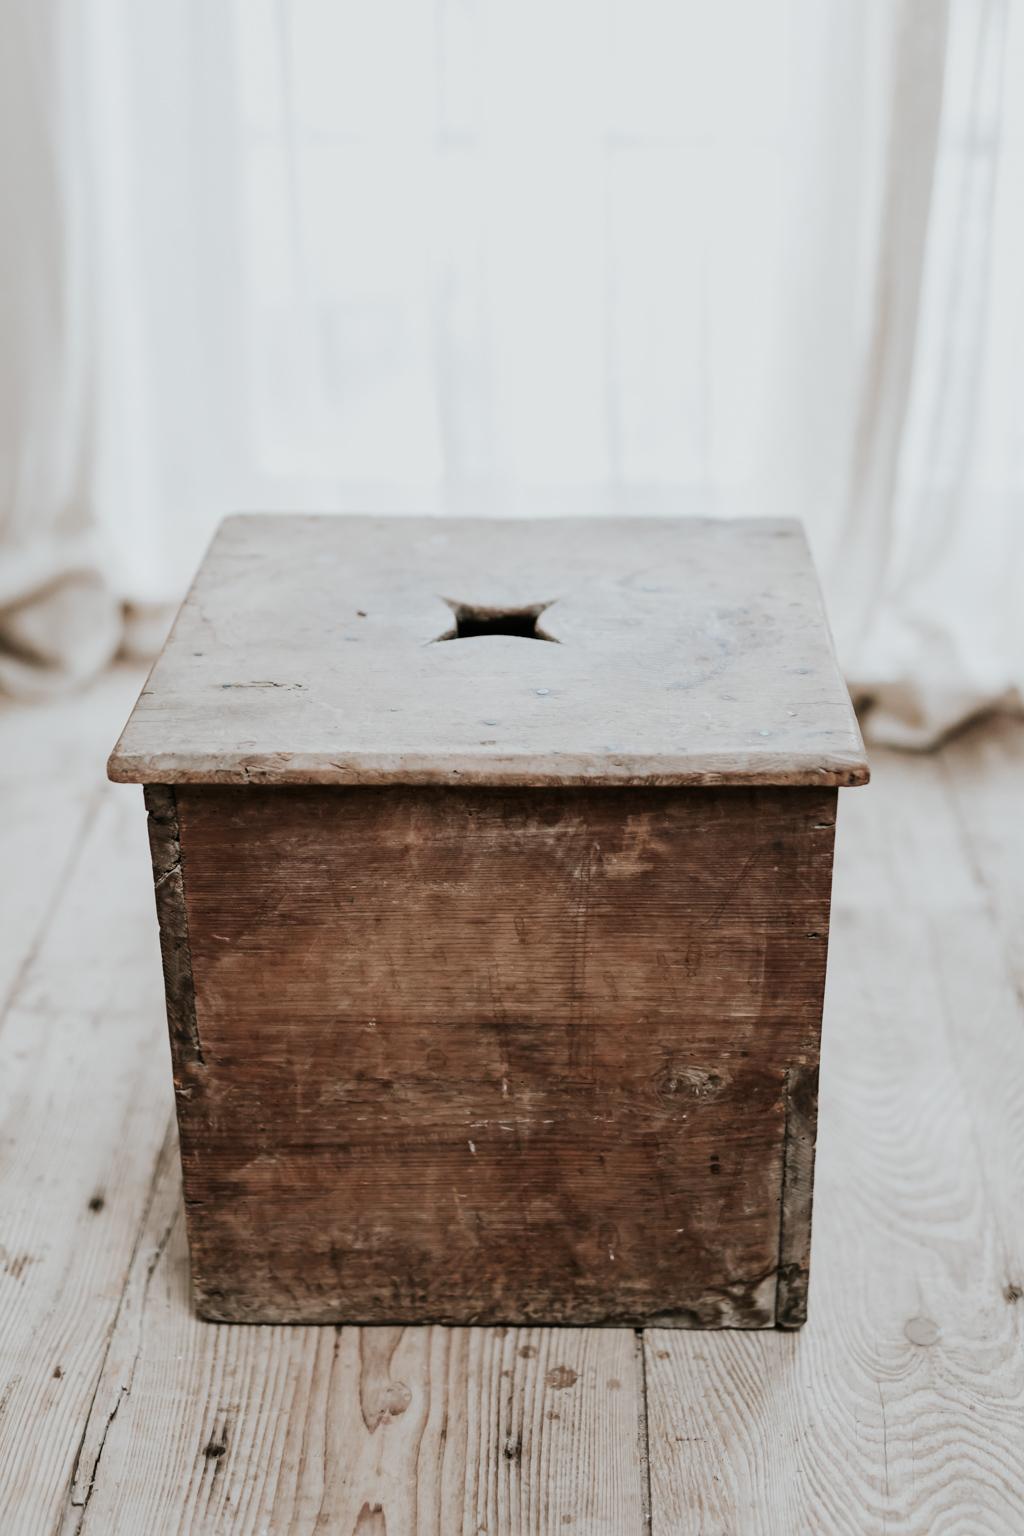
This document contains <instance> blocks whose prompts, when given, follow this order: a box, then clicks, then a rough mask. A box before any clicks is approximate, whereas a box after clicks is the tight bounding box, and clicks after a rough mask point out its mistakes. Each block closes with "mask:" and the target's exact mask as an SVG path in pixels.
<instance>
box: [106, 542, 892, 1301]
mask: <svg viewBox="0 0 1024 1536" xmlns="http://www.w3.org/2000/svg"><path fill="white" fill-rule="evenodd" d="M110 774H111V777H112V778H114V779H116V780H119V781H122V782H130V783H141V784H144V785H145V786H146V803H147V806H148V808H149V816H150V837H151V845H152V851H153V869H154V876H155V880H156V896H157V908H158V912H159V916H160V929H161V940H162V948H163V960H164V975H165V982H166V990H167V1011H168V1019H169V1024H170V1035H171V1049H172V1055H173V1063H174V1079H175V1088H176V1092H177V1106H178V1121H179V1126H180V1131H181V1151H182V1166H183V1173H184V1189H185V1203H186V1210H187V1216H188V1230H189V1240H190V1244H191V1252H192V1278H193V1285H194V1289H195V1296H196V1302H197V1306H198V1308H199V1310H200V1312H201V1313H202V1314H203V1315H204V1316H206V1317H210V1318H218V1319H227V1320H237V1321H245V1322H279V1321H280V1322H303V1321H304V1322H341V1321H353V1322H428V1321H435V1322H450V1323H476V1322H480V1323H484V1322H487V1323H492V1322H507V1323H595V1322H609V1323H612V1322H614V1323H627V1324H635V1325H642V1324H658V1325H666V1324H668V1325H673V1324H676V1325H679V1326H685V1327H718V1326H729V1327H747V1328H761V1327H770V1326H773V1325H775V1324H779V1325H781V1326H784V1327H794V1326H798V1325H799V1324H800V1323H801V1322H802V1321H803V1320H804V1317H805V1315H806V1298H807V1274H808V1253H809V1246H810V1225H811V1183H812V1173H813V1162H814V1140H815V1125H816V1089H817V1069H818V1046H819V1036H820V1026H821V1007H822V992H823V987H824V980H825V959H826V949H827V940H828V920H829V899H830V890H831V873H832V847H833V839H834V834H835V808H836V787H837V786H839V785H850V784H863V783H864V782H866V780H867V776H868V775H867V765H866V762H865V757H864V749H863V745H862V743H861V739H860V734H859V731H858V729H857V723H856V720H855V717H854V715H853V711H852V709H851V706H850V701H849V697H848V695H847V692H846V688H845V686H844V684H843V681H842V678H841V677H840V675H839V672H838V670H837V667H836V662H835V658H834V655H833V651H832V646H831V642H830V639H829V634H828V629H827V625H826V622H825V618H824V615H823V612H822V608H821V601H820V597H819V593H818V588H817V583H816V580H815V576H814V572H813V569H812V567H811V563H810V559H809V557H808V554H807V550H806V546H805V543H804V539H803V536H802V533H801V530H800V527H799V525H798V524H796V523H791V522H776V521H759V520H754V521H742V522H715V521H704V520H690V519H681V520H646V519H645V520H639V519H638V520H575V519H570V520H557V521H543V522H492V521H486V520H481V521H448V520H442V519H428V518H423V519H412V518H357V517H286V516H263V517H261V516H246V517H232V518H229V519H228V520H227V521H226V522H225V523H224V524H223V525H222V526H221V529H220V531H219V533H218V535H217V537H216V539H215V541H214V543H213V546H212V548H211V549H210V552H209V554H208V555H207V557H206V560H205V561H204V563H203V566H202V568H201V570H200V572H199V575H198V577H197V579H196V582H195V585H194V586H193V588H192V591H191V592H190V594H189V596H188V598H187V600H186V602H185V604H184V606H183V608H182V610H181V613H180V614H179V616H178V619H177V622H176V624H175V626H174V630H173V632H172V634H171V637H170V639H169V640H168V642H167V645H166V647H165V649H164V652H163V655H162V656H161V658H160V660H159V661H158V662H157V664H156V667H155V668H154V670H153V673H152V676H151V677H150V679H149V682H148V683H147V685H146V687H145V689H144V690H143V693H142V695H141V697H140V699H139V701H138V703H137V705H136V707H135V710H134V712H133V714H132V716H131V719H130V720H129V722H128V725H127V727H126V729H125V731H124V734H123V736H122V737H121V740H120V742H119V744H118V746H117V748H116V749H115V751H114V753H113V756H112V757H111V760H110Z"/></svg>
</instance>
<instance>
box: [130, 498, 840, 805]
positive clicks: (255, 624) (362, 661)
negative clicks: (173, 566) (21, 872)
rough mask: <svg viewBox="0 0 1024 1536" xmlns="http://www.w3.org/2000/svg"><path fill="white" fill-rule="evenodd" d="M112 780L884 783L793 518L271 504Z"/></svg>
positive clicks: (233, 532) (169, 663) (243, 539)
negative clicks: (509, 514)
mask: <svg viewBox="0 0 1024 1536" xmlns="http://www.w3.org/2000/svg"><path fill="white" fill-rule="evenodd" d="M510 629H511V630H515V631H517V632H516V633H505V632H501V631H504V630H510ZM544 636H547V637H549V638H547V639H545V638H543V637H544ZM109 772H110V776H111V778H113V779H115V780H119V781H121V782H129V783H151V784H174V783H209V784H394V783H397V784H445V783H460V784H512V785H515V784H521V785H536V784H581V783H600V784H637V783H641V784H666V785H668V784H748V785H749V784H791V785H801V784H804V785H807V784H814V785H823V784H862V783H864V782H865V781H866V780H867V777H868V770H867V763H866V760H865V756H864V746H863V743H862V741H861V736H860V731H859V729H858V727H857V721H856V717H855V716H854V713H853V709H852V707H851V704H850V699H849V695H848V693H847V691H846V687H845V684H844V682H843V679H842V677H841V676H840V673H839V669H838V667H837V664H836V659H835V653H834V651H833V648H832V642H831V638H830V635H829V631H828V625H827V622H826V619H825V616H824V612H823V609H822V604H821V597H820V593H819V590H818V584H817V580H816V578H815V574H814V569H813V566H812V564H811V560H810V555H809V553H808V550H807V546H806V543H805V540H804V536H803V531H802V529H801V527H800V525H799V523H796V522H789V521H774V520H771V521H770V520H767V519H749V520H742V521H738V520H737V521H717V520H707V519H702V518H680V519H665V518H658V519H651V518H645V519H639V518H637V519H633V518H630V519H605V518H600V519H596V518H595V519H579V518H566V519H549V520H543V521H532V520H530V521H501V522H499V521H493V520H489V519H479V520H478V519H472V520H469V519H458V520H455V519H443V518H408V517H381V518H373V517H340V516H338V517H333V516H323V517H309V516H288V515H284V516H278V515H262V514H255V515H244V516H236V517H229V518H227V519H226V520H225V521H224V522H223V523H222V524H221V526H220V529H219V530H218V532H217V535H216V537H215V538H214V540H213V543H212V545H211V547H210V549H209V551H208V553H207V555H206V558H205V560H204V561H203V564H202V567H201V569H200V571H199V574H198V576H197V577H196V580H195V583H194V585H193V587H192V590H191V591H190V593H189V595H188V597H187V598H186V600H185V603H184V605H183V606H182V609H181V612H180V613H179V614H178V618H177V620H176V622H175V625H174V628H173V630H172V631H171V635H170V638H169V639H168V641H167V644H166V646H165V647H164V651H163V654H162V655H161V657H160V659H159V660H158V661H157V663H156V665H155V667H154V668H153V671H152V673H151V675H150V678H149V681H148V682H147V684H146V686H145V688H144V689H143V691H142V694H141V696H140V698H139V700H138V703H137V704H136V706H135V709H134V710H133V712H132V715H131V718H130V719H129V721H128V724H127V726H126V727H125V730H124V733H123V734H122V736H121V740H120V741H119V742H118V745H117V747H116V748H115V750H114V752H113V754H112V756H111V759H110V764H109Z"/></svg>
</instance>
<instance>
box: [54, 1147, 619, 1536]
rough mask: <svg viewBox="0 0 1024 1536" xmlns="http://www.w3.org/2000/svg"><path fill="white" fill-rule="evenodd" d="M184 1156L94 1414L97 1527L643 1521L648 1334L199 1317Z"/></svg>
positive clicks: (426, 1526) (582, 1526) (144, 1253)
mask: <svg viewBox="0 0 1024 1536" xmlns="http://www.w3.org/2000/svg"><path fill="white" fill-rule="evenodd" d="M175 1162H176V1160H171V1161H170V1162H169V1163H168V1166H167V1168H166V1169H165V1172H164V1177H163V1179H162V1181H161V1186H160V1188H159V1190H158V1193H157V1197H156V1199H155V1200H154V1203H153V1207H152V1210H151V1213H150V1219H149V1222H148V1224H147V1229H146V1233H145V1235H144V1237H143V1240H142V1242H141V1243H140V1245H139V1249H138V1253H137V1255H136V1262H135V1266H134V1269H133V1273H132V1278H131V1280H130V1281H129V1285H128V1291H127V1294H126V1297H125V1302H124V1305H123V1307H122V1309H121V1315H120V1317H119V1320H118V1327H117V1331H116V1333H115V1337H114V1341H113V1344H112V1346H111V1349H110V1353H109V1355H108V1366H107V1370H106V1371H105V1373H104V1377H103V1380H102V1382H101V1383H100V1387H99V1390H98V1392H97V1395H96V1402H95V1404H94V1406H93V1411H92V1414H91V1417H90V1428H89V1432H88V1433H87V1435H86V1447H87V1448H89V1449H90V1451H91V1452H92V1454H90V1455H88V1456H87V1455H86V1454H85V1453H83V1458H82V1471H81V1477H82V1480H83V1483H84V1486H80V1488H79V1490H78V1491H77V1492H76V1497H77V1498H79V1499H80V1500H81V1510H80V1512H83V1513H84V1520H83V1521H82V1523H81V1526H80V1531H81V1536H135V1533H136V1532H139V1531H145V1532H146V1533H147V1536H165V1533H166V1536H171V1533H172V1532H173V1533H174V1536H190V1533H196V1536H198V1533H212V1532H217V1533H229V1532H230V1533H237V1536H243V1533H245V1536H255V1533H264V1532H265V1533H268V1536H285V1533H287V1536H316V1533H319V1532H322V1531H330V1532H331V1533H332V1536H334V1533H336V1536H377V1533H379V1532H380V1533H383V1532H386V1533H387V1536H479V1533H480V1532H483V1531H486V1532H488V1533H490V1536H541V1533H543V1536H553V1533H555V1532H562V1531H565V1530H572V1531H580V1532H587V1533H594V1536H597V1533H607V1536H629V1533H635V1536H642V1533H643V1532H644V1529H645V1524H644V1517H643V1484H642V1475H641V1456H640V1444H639V1439H638V1430H639V1425H640V1422H641V1413H640V1403H641V1391H642V1373H641V1370H640V1366H639V1361H638V1356H637V1350H636V1343H635V1337H634V1335H633V1334H632V1333H631V1332H628V1331H625V1330H618V1331H616V1330H593V1331H590V1330H584V1329H575V1330H566V1331H557V1330H547V1329H521V1330H519V1329H505V1328H497V1329H482V1328H480V1329H443V1328H411V1329H402V1328H363V1329H358V1328H345V1329H335V1328H251V1327H230V1326H216V1325H211V1324H208V1323H203V1322H200V1321H199V1320H198V1319H197V1318H196V1317H195V1316H194V1314H193V1311H192V1307H191V1301H190V1296H189V1288H188V1255H187V1250H186V1245H185V1234H184V1228H183V1224H182V1221H181V1213H180V1201H179V1190H178V1180H177V1173H176V1168H175ZM86 1478H88V1483H85V1482H84V1480H85V1479H86ZM77 1529H79V1527H77V1526H74V1527H71V1528H70V1529H69V1531H68V1532H67V1533H66V1536H70V1530H77Z"/></svg>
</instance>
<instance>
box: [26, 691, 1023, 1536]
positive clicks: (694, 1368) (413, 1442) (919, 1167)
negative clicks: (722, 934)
mask: <svg viewBox="0 0 1024 1536" xmlns="http://www.w3.org/2000/svg"><path fill="white" fill-rule="evenodd" d="M138 682H139V679H138V675H137V674H133V673H131V672H121V673H115V674H113V675H111V676H110V677H109V678H108V679H106V680H105V681H104V682H103V683H102V684H101V685H100V686H99V687H98V688H97V689H95V690H94V691H93V692H92V693H91V694H90V695H88V696H85V697H82V698H77V699H75V700H73V701H70V702H67V703H63V704H60V705H48V706H45V707H42V706H40V707H35V708H26V707H13V706H10V707H7V708H6V709H4V710H0V797H2V804H0V999H3V1008H4V1012H3V1021H2V1027H0V1532H2V1533H3V1536H22V1533H25V1536H31V1533H35V1532H41V1533H50V1532H54V1533H56V1532H59V1533H62V1536H74V1533H79V1532H81V1533H83V1536H110V1533H113V1536H118V1533H124V1536H150V1533H161V1536H162V1533H172V1532H174V1533H199V1532H202V1533H207V1532H209V1533H214V1532H216V1533H222V1532H224V1533H226V1532H232V1533H233V1532H240V1533H241V1532H245V1533H251V1536H257V1533H271V1536H276V1533H278V1532H281V1533H289V1536H291V1533H297V1536H303V1533H307V1532H308V1533H314V1532H317V1533H323V1532H332V1533H333V1532H338V1533H342V1536H349V1533H358V1536H406V1533H409V1536H462V1533H465V1536H483V1533H487V1536H528V1533H531V1536H532V1533H544V1536H554V1533H555V1532H558V1533H560V1536H564V1533H569V1536H588V1533H591V1532H593V1533H597V1532H606V1533H612V1536H629V1533H634V1532H635V1533H637V1536H644V1533H648V1532H651V1533H653V1536H665V1533H677V1532H678V1533H684V1532H685V1533H690V1532H693V1533H697V1532H700V1533H709V1536H710V1533H716V1536H725V1533H729V1536H738V1533H747V1532H751V1533H754V1532H758V1533H760V1532H766V1533H773V1536H774V1533H779V1536H791V1533H803V1532H807V1533H819V1532H843V1533H846V1532H849V1533H861V1532H865V1533H874V1532H879V1533H897V1532H900V1533H912V1532H920V1533H922V1536H925V1533H928V1536H933V1533H938V1532H942V1533H946V1532H963V1533H965V1536H967V1533H969V1536H978V1533H987V1532H992V1533H1000V1536H1004V1533H1011V1532H1020V1531H1024V1338H1022V1335H1024V1003H1022V999H1024V817H1022V816H1021V813H1020V811H1019V796H1020V789H1021V785H1022V782H1024V723H1021V722H1017V721H1012V720H1008V719H1000V720H996V721H993V722H990V723H988V724H987V725H983V726H979V727H976V728H974V729H972V730H971V731H969V732H967V733H966V734H965V735H963V736H962V737H960V738H959V739H958V740H956V741H955V742H953V743H951V744H950V745H949V746H948V747H946V748H945V750H944V751H942V752H941V753H940V754H938V755H935V756H932V757H926V758H914V757H904V756H899V755H896V754H890V753H881V752H880V753H875V754H874V755H873V767H874V774H875V778H874V783H873V785H872V787H871V788H869V789H867V790H857V791H853V792H850V793H849V794H846V795H844V796H843V797H842V803H841V809H840V832H839V847H838V850H837V877H836V891H835V908H834V921H833V937H832V951H831V962H830V975H829V988H828V998H827V1006H826V1020H825V1049H824V1060H823V1071H822V1097H821V1135H820V1142H819V1163H818V1189H817V1200H816V1207H815V1241H814V1258H813V1269H812V1286H811V1320H810V1322H809V1323H808V1325H807V1327H806V1328H805V1329H804V1331H803V1332H802V1333H801V1334H799V1335H784V1334H748V1333H719V1334H693V1333H691V1334H688V1333H678V1332H666V1331H659V1330H654V1331H650V1332H648V1333H647V1334H646V1335H645V1336H644V1337H642V1338H640V1337H638V1336H637V1335H635V1334H634V1333H632V1332H630V1331H626V1330H598V1329H583V1330H555V1329H551V1330H544V1329H522V1330H515V1329H507V1330H506V1329H450V1330H446V1329H440V1328H435V1329H405V1330H402V1329H391V1328H378V1329H356V1328H345V1329H341V1330H336V1329H333V1328H313V1329H290V1328H230V1327H217V1326H213V1325H210V1324H204V1323H199V1322H197V1321H196V1320H195V1319H194V1318H193V1317H192V1315H191V1313H190V1310H189V1305H188V1260H187V1251H186V1248H185V1243H184V1233H183V1228H182V1218H181V1201H180V1189H179V1182H178V1169H177V1160H176V1159H177V1148H176V1144H175V1140H174V1130H173V1121H172V1113H171V1108H172V1106H171V1095H170V1066H169V1059H168V1051H167V1044H166V1039H165V1034H164V1025H163V1017H162V995H161V989H160V967H159V955H158V949H157V939H156V928H155V919H154V914H153V902H152V891H151V887H150V877H149V866H148V854H147V849H146V841H145V826H144V815H143V808H142V804H141V796H140V795H139V793H138V792H137V791H135V790H129V789H118V788H115V787H113V786H108V785H106V784H105V783H104V780H103V760H104V756H105V752H106V749H107V748H108V747H109V745H110V743H111V742H112V741H113V739H114V737H115V736H116V734H117V731H118V730H119V728H120V726H121V724H122V722H123V719H124V717H125V715H126V714H127V711H128V707H129V705H130V703H131V701H132V699H133V697H134V693H135V691H136V689H137V687H138Z"/></svg>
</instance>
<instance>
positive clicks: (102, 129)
mask: <svg viewBox="0 0 1024 1536" xmlns="http://www.w3.org/2000/svg"><path fill="white" fill-rule="evenodd" d="M1021 9H1022V8H1021V6H1020V5H1019V4H1016V3H1011V0H948V3H947V0H832V3H830V4H829V5H822V4H821V3H820V0H716V3H715V4H713V5H711V4H707V3H706V0H690V3H683V0H433V3H430V0H374V3H373V4H372V5H371V4H369V3H366V0H363V3H360V0H235V3H230V0H175V3H174V4H173V5H168V4H166V3H164V0H90V4H89V5H88V6H83V5H81V4H79V3H77V0H0V15H2V16H3V19H4V44H5V46H4V48H3V49H2V50H0V134H2V136H0V189H2V193H3V201H4V207H5V226H6V227H5V235H4V239H3V241H2V242H0V276H2V279H3V292H2V295H0V556H2V559H3V573H4V574H3V575H2V576H0V687H3V686H6V687H7V688H9V689H12V690H15V689H17V690H22V691H25V690H30V689H41V688H44V687H47V686H50V685H53V684H59V683H64V682H66V681H67V680H68V679H77V678H80V677H83V676H85V675H87V674H88V673H89V672H90V671H92V670H94V669H95V668H96V667H97V666H99V665H101V664H103V662H104V661H105V659H106V658H107V657H108V656H109V655H110V654H111V653H112V652H113V651H114V649H115V648H116V646H117V645H118V644H119V643H121V644H124V643H127V644H128V645H129V646H134V647H136V648H143V649H145V648H147V647H148V646H149V645H151V644H152V643H153V637H154V625H156V626H158V625H159V623H160V622H161V621H162V620H161V615H162V612H163V610H162V609H161V607H160V605H161V603H163V602H166V601H167V600H173V599H174V598H176V597H177V596H179V595H180V593H181V591H182V589H183V586H184V584H185V583H186V581H187V579H188V577H189V575H190V573H191V570H192V568H193V567H194V565H195V563H196V561H197V559H198V558H199V555H200V554H201V551H202V547H203V544H204V543H205V540H206V538H207V537H208V535H209V532H210V530H211V528H212V526H213V524H214V523H215V522H216V520H217V518H218V517H219V516H220V515H221V514H222V513H223V512H225V511H227V510H231V509H236V508H239V507H246V508H283V509H288V508H301V509H313V510H317V509H322V510H371V511H380V512H390V511H415V510H421V511H426V512H439V511H448V510H451V511H457V512H460V513H473V514H478V515H480V516H489V515H498V514H515V515H524V516H529V515H536V514H540V513H551V512H560V513H589V512H600V513H606V512H620V513H626V514H629V513H639V512H654V513H659V514H661V513H664V514H673V513H680V512H682V513H691V512H696V513H703V514H707V515H734V514H747V515H759V514H765V515H786V516H798V517H801V518H802V519H803V520H804V522H805V523H806V525H807V528H808V531H809V533H810V536H811V540H812V544H813V546H814V549H815V553H816V555H817V558H818V562H819V566H820V568H821V570H822V574H823V577H824V580H825V585H826V590H827V595H828V598H829V604H830V609H831V612H832V616H833V620H834V624H835V628H836V632H837V641H838V644H839V649H840V655H841V659H842V661H843V663H844V666H845V668H846V671H847V675H848V677H849V678H850V680H851V684H852V685H853V687H854V688H855V690H856V691H857V692H858V694H859V695H860V696H861V697H862V698H863V699H864V700H865V703H867V701H869V700H870V701H871V702H872V707H871V709H870V712H869V714H868V717H867V718H868V724H869V728H870V729H871V731H872V732H873V734H875V736H876V737H879V738H883V739H888V740H895V741H901V742H905V743H907V744H918V745H920V744H927V743H928V742H930V741H932V740H935V739H936V738H937V737H938V736H939V735H941V733H942V732H943V731H944V730H946V729H948V728H949V726H950V725H952V724H954V723H955V722H956V721H957V720H959V719H962V718H963V717H964V716H965V715H967V714H970V713H971V712H974V711H976V710H978V709H981V708H984V707H986V706H988V705H991V704H993V703H996V702H1000V701H1005V700H1008V699H1011V698H1014V697H1016V696H1019V686H1020V684H1021V682H1022V680H1024V618H1022V612H1021V610H1022V603H1021V600H1020V594H1021V592H1022V578H1024V535H1022V531H1021V530H1022V522H1021V517H1020V511H1021V505H1022V499H1024V452H1022V446H1021V445H1022V444H1024V435H1022V432H1021V421H1020V417H1021V415H1022V412H1024V391H1022V389H1021V387H1020V386H1021V382H1022V378H1024V361H1022V359H1024V276H1022V274H1024V199H1022V197H1021V195H1020V190H1019V189H1020V188H1021V186H1022V180H1021V172H1022V168H1024V95H1022V93H1021V91H1020V90H1016V91H1015V90H1014V89H1013V88H1012V87H1013V85H1014V83H1016V82H1021V81H1024V17H1022V14H1021ZM147 615H151V616H152V617H153V623H152V624H150V625H148V626H147V625H146V624H145V623H144V622H143V621H144V620H145V619H146V617H147Z"/></svg>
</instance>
